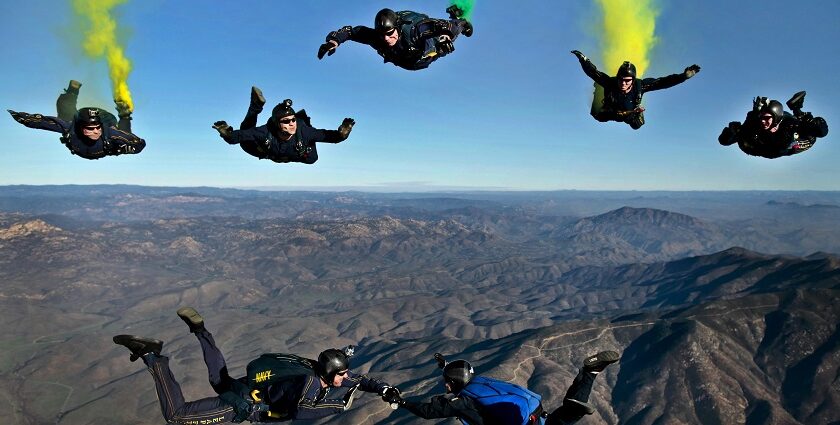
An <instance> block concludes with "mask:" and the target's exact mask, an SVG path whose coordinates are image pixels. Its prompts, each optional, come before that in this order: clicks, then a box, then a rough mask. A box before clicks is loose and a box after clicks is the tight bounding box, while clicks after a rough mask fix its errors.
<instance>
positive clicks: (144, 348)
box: [114, 335, 163, 361]
mask: <svg viewBox="0 0 840 425" xmlns="http://www.w3.org/2000/svg"><path fill="white" fill-rule="evenodd" d="M114 344H117V345H122V346H123V347H125V348H128V350H129V351H131V357H129V360H131V361H136V360H137V359H139V358H140V357H143V356H145V355H146V354H149V353H154V354H156V355H158V356H159V355H160V350H162V349H163V341H160V340H157V339H152V338H143V337H139V336H134V335H117V336H115V337H114Z"/></svg>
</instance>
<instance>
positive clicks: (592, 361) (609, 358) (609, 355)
mask: <svg viewBox="0 0 840 425" xmlns="http://www.w3.org/2000/svg"><path fill="white" fill-rule="evenodd" d="M620 357H621V356H620V355H619V354H618V352H616V351H601V352H600V353H598V354H596V355H594V356H590V357H587V358H586V360H584V361H583V370H584V371H586V372H600V371H602V370H604V368H606V367H607V366H609V365H611V364H613V363H615V362H617V361H618V359H619V358H620Z"/></svg>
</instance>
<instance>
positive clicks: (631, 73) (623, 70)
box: [615, 61, 636, 78]
mask: <svg viewBox="0 0 840 425" xmlns="http://www.w3.org/2000/svg"><path fill="white" fill-rule="evenodd" d="M615 76H616V77H618V78H622V77H633V78H636V65H633V64H632V63H630V62H629V61H624V63H622V64H621V66H619V67H618V72H616V73H615Z"/></svg>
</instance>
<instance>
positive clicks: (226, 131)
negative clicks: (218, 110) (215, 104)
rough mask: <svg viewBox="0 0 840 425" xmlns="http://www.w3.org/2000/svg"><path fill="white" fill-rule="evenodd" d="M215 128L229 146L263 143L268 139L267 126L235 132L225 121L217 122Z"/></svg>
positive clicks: (214, 124)
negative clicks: (255, 142)
mask: <svg viewBox="0 0 840 425" xmlns="http://www.w3.org/2000/svg"><path fill="white" fill-rule="evenodd" d="M213 128H215V129H216V131H218V132H219V136H221V138H222V139H224V141H225V142H227V143H228V144H229V145H238V144H240V143H243V142H252V141H262V140H265V139H266V137H268V130H267V129H266V126H264V125H262V126H259V127H254V128H249V129H245V130H234V129H233V127H231V126H230V125H228V123H227V122H225V121H216V122H214V123H213Z"/></svg>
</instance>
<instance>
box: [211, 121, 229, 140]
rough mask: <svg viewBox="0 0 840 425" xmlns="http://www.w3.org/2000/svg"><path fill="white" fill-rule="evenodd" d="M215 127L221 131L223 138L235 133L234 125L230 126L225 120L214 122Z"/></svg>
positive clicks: (220, 134)
mask: <svg viewBox="0 0 840 425" xmlns="http://www.w3.org/2000/svg"><path fill="white" fill-rule="evenodd" d="M213 128H215V129H216V131H218V132H219V136H222V139H227V138H228V137H230V136H231V135H232V134H233V127H231V126H229V125H228V123H227V122H225V121H216V122H214V123H213Z"/></svg>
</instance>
